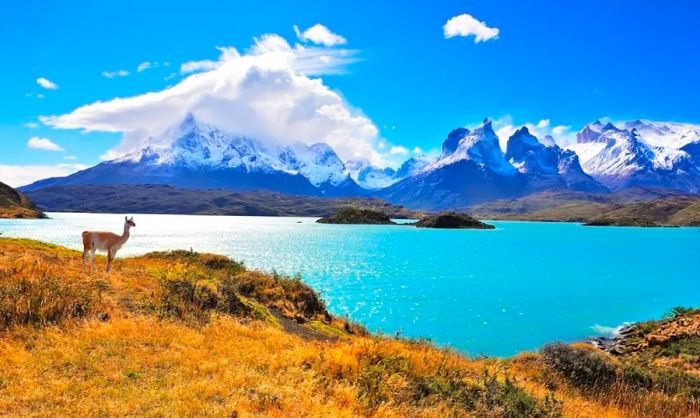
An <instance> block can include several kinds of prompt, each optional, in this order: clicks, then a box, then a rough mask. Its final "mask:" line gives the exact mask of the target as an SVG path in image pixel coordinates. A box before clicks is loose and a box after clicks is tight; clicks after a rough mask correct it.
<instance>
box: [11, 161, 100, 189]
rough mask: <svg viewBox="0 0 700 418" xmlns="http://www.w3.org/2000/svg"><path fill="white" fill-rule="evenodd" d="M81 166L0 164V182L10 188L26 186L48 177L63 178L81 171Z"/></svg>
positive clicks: (83, 166)
mask: <svg viewBox="0 0 700 418" xmlns="http://www.w3.org/2000/svg"><path fill="white" fill-rule="evenodd" d="M85 168H87V166H85V165H83V164H58V165H3V164H0V181H2V182H3V183H5V184H8V185H10V186H12V187H20V186H26V185H27V184H30V183H33V182H35V181H37V180H42V179H45V178H49V177H65V176H67V175H70V174H73V173H75V172H76V171H79V170H83V169H85Z"/></svg>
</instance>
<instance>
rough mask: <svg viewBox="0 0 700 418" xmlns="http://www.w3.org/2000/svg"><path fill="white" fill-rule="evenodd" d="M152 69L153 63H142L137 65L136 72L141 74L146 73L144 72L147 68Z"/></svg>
mask: <svg viewBox="0 0 700 418" xmlns="http://www.w3.org/2000/svg"><path fill="white" fill-rule="evenodd" d="M152 67H153V63H152V62H150V61H144V62H142V63H141V64H139V65H138V66H137V67H136V72H138V73H142V72H144V71H146V70H148V69H149V68H152Z"/></svg>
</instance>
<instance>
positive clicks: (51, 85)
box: [36, 77, 58, 90]
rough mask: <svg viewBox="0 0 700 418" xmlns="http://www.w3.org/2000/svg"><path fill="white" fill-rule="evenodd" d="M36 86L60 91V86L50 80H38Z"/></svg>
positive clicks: (41, 78) (40, 78)
mask: <svg viewBox="0 0 700 418" xmlns="http://www.w3.org/2000/svg"><path fill="white" fill-rule="evenodd" d="M36 84H38V85H40V86H41V87H43V88H45V89H48V90H58V84H56V83H54V82H53V81H51V80H49V79H48V78H44V77H39V78H37V79H36Z"/></svg>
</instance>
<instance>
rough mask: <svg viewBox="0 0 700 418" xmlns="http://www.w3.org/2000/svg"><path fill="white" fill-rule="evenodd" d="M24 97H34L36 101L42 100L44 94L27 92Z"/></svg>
mask: <svg viewBox="0 0 700 418" xmlns="http://www.w3.org/2000/svg"><path fill="white" fill-rule="evenodd" d="M25 96H26V97H36V98H37V99H43V98H44V93H35V92H33V91H32V92H29V93H26V94H25Z"/></svg>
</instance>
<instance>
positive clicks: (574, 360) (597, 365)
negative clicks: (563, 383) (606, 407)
mask: <svg viewBox="0 0 700 418" xmlns="http://www.w3.org/2000/svg"><path fill="white" fill-rule="evenodd" d="M540 353H541V354H542V358H543V359H544V362H545V363H546V364H547V365H548V366H550V367H552V368H553V369H554V370H555V371H556V372H557V373H559V374H560V375H562V376H563V377H564V378H565V379H566V380H568V381H569V382H570V383H572V384H573V385H574V386H576V387H578V388H580V389H585V390H602V389H606V388H608V387H609V386H610V385H611V384H612V383H613V382H615V380H616V377H617V368H616V366H615V365H614V364H612V363H611V362H609V361H608V360H606V359H605V357H604V356H603V355H602V354H599V353H597V352H594V351H592V350H588V349H583V348H578V347H571V346H569V345H567V344H564V343H552V344H547V345H545V346H544V347H542V349H541V350H540Z"/></svg>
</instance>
